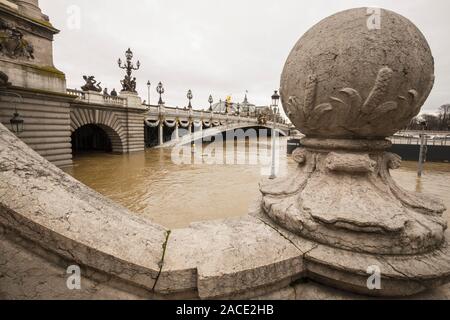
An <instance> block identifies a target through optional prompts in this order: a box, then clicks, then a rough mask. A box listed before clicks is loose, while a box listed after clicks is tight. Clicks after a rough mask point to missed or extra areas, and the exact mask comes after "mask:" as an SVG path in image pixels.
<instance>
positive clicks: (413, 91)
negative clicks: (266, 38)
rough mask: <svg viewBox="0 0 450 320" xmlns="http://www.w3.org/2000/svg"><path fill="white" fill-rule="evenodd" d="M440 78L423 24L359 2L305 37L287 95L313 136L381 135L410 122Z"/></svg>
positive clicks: (290, 67)
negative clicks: (437, 77) (422, 28)
mask: <svg viewBox="0 0 450 320" xmlns="http://www.w3.org/2000/svg"><path fill="white" fill-rule="evenodd" d="M373 19H377V22H378V24H372V23H371V21H372V20H373ZM433 83H434V60H433V56H432V54H431V50H430V47H429V45H428V43H427V41H426V39H425V37H424V36H423V34H422V33H421V32H420V31H419V30H418V29H417V27H416V26H415V25H414V24H413V23H412V22H411V21H409V20H408V19H406V18H404V17H402V16H401V15H399V14H397V13H394V12H392V11H389V10H383V9H381V10H378V11H376V10H375V11H374V10H370V9H369V10H368V8H359V9H351V10H347V11H343V12H340V13H337V14H335V15H333V16H331V17H328V18H326V19H324V20H322V21H321V22H319V23H318V24H317V25H315V26H314V27H312V28H311V29H310V30H309V31H308V32H306V33H305V34H304V35H303V37H301V39H300V40H299V41H298V42H297V44H296V45H295V47H294V49H293V50H292V52H291V54H290V55H289V58H288V59H287V62H286V65H285V67H284V71H283V74H282V79H281V96H282V102H283V106H284V108H285V111H286V113H287V115H288V116H289V118H290V119H291V121H292V122H293V123H294V125H295V126H296V127H297V128H298V129H300V130H301V132H302V133H304V134H306V135H307V136H317V137H337V138H378V137H387V136H391V135H393V134H394V133H396V132H397V131H398V130H399V129H401V128H403V127H405V126H406V125H407V124H408V123H409V122H410V120H411V119H412V118H413V117H414V116H416V115H417V114H418V113H419V111H420V108H421V107H422V105H423V103H424V102H425V100H426V98H427V97H428V95H429V93H430V91H431V89H432V87H433Z"/></svg>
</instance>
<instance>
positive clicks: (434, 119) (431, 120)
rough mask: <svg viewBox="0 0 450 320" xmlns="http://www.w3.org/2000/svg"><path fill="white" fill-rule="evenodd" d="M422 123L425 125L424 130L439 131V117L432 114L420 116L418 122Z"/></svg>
mask: <svg viewBox="0 0 450 320" xmlns="http://www.w3.org/2000/svg"><path fill="white" fill-rule="evenodd" d="M420 121H424V122H425V123H426V130H429V131H438V130H439V129H440V124H441V120H440V117H439V116H437V115H434V114H422V115H421V116H420V119H419V122H420Z"/></svg>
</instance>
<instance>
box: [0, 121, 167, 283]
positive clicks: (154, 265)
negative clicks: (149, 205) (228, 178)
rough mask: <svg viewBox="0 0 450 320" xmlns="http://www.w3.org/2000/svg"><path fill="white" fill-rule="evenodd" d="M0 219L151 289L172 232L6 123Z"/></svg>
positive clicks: (0, 137)
mask: <svg viewBox="0 0 450 320" xmlns="http://www.w3.org/2000/svg"><path fill="white" fill-rule="evenodd" d="M0 224H1V225H3V226H4V227H5V228H7V229H12V230H14V231H15V232H17V233H18V234H20V235H21V236H22V237H24V238H27V239H29V240H32V241H34V242H36V243H38V244H40V245H41V246H42V247H44V248H46V249H48V250H50V251H52V252H54V253H57V254H59V255H61V256H63V257H65V258H67V259H70V260H72V261H74V262H75V263H77V264H81V265H86V266H89V267H92V268H94V269H97V270H101V271H103V272H105V273H109V274H111V275H116V276H118V277H120V278H122V279H125V280H128V281H131V282H133V283H135V284H136V285H139V286H142V287H145V288H150V289H151V288H152V287H153V285H154V282H155V279H156V278H157V275H158V273H159V262H160V260H161V258H162V254H163V249H162V245H163V244H164V242H165V240H166V232H167V230H166V229H164V228H163V227H160V226H158V225H155V224H153V223H151V222H150V221H149V220H147V219H144V218H140V217H138V216H137V215H134V214H133V213H131V212H129V211H128V210H126V209H125V208H123V207H121V206H119V205H117V204H115V203H113V202H112V201H111V200H108V199H106V198H104V197H103V196H101V195H100V194H98V193H96V192H94V191H93V190H91V189H89V188H88V187H86V186H84V185H83V184H81V183H80V182H78V181H76V180H75V179H73V178H71V177H70V176H68V175H67V174H65V173H64V172H62V171H60V170H59V169H57V168H56V167H54V166H53V165H52V164H50V163H49V162H47V161H46V160H44V159H43V158H41V157H40V156H39V155H37V154H36V153H35V152H34V151H32V150H31V149H30V148H29V147H27V146H26V145H25V144H24V143H22V142H20V141H19V140H18V139H17V138H16V137H15V136H14V135H13V134H12V133H10V132H9V131H8V130H7V129H6V128H5V127H3V126H2V125H1V124H0Z"/></svg>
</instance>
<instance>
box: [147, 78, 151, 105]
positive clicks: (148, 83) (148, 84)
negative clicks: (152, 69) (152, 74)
mask: <svg viewBox="0 0 450 320" xmlns="http://www.w3.org/2000/svg"><path fill="white" fill-rule="evenodd" d="M151 86H152V84H151V82H150V80H148V81H147V90H148V96H147V98H148V100H147V104H148V105H150V88H151Z"/></svg>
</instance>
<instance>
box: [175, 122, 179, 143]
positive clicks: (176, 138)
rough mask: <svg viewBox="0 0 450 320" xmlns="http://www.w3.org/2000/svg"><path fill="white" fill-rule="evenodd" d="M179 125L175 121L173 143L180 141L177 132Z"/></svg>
mask: <svg viewBox="0 0 450 320" xmlns="http://www.w3.org/2000/svg"><path fill="white" fill-rule="evenodd" d="M178 128H179V124H178V120H175V141H178V140H179V139H180V133H179V131H178Z"/></svg>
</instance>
